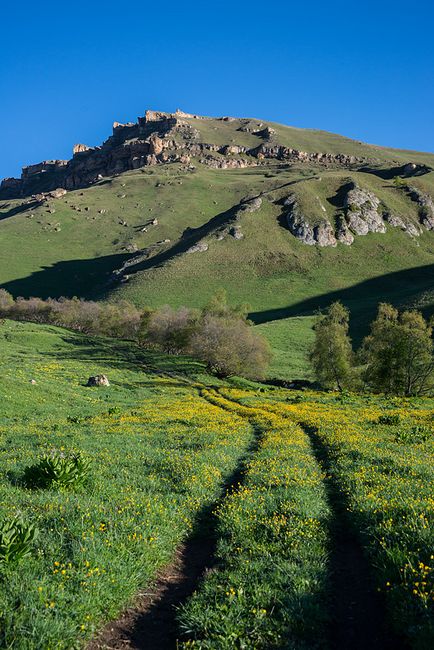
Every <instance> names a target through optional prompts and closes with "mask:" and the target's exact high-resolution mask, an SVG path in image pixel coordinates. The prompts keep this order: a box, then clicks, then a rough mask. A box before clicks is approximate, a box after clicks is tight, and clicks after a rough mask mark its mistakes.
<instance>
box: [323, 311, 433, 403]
mask: <svg viewBox="0 0 434 650" xmlns="http://www.w3.org/2000/svg"><path fill="white" fill-rule="evenodd" d="M349 319H350V313H349V311H348V309H346V307H344V306H343V305H342V304H341V303H340V302H335V303H333V304H332V305H331V306H330V307H329V308H328V309H327V311H326V312H325V313H324V314H321V315H319V316H318V318H317V321H316V323H315V325H314V331H315V343H314V345H313V349H312V352H311V355H310V360H311V363H312V367H313V370H314V372H315V376H316V378H317V380H318V382H319V383H320V384H321V386H322V387H324V388H327V389H334V390H340V391H342V390H344V389H346V390H362V389H368V390H372V391H374V392H380V393H389V394H394V395H404V396H412V395H424V394H427V393H431V392H432V391H434V349H433V325H434V320H433V319H430V320H427V319H425V318H424V317H423V315H422V314H421V313H420V312H419V311H416V310H406V311H403V312H401V313H400V312H399V311H398V310H397V309H395V307H392V305H389V304H387V303H381V304H380V305H379V306H378V313H377V317H376V319H375V320H374V321H373V322H372V323H371V327H370V334H369V335H368V336H366V337H365V338H364V339H363V342H362V345H361V347H360V349H359V350H357V351H354V349H353V346H352V342H351V338H350V336H349Z"/></svg>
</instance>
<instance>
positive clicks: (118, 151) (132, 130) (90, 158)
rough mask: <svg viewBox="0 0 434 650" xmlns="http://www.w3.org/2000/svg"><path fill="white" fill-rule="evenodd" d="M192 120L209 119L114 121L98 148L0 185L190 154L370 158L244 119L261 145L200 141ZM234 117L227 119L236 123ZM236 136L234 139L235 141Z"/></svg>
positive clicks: (223, 159)
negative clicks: (290, 138) (306, 147)
mask: <svg viewBox="0 0 434 650" xmlns="http://www.w3.org/2000/svg"><path fill="white" fill-rule="evenodd" d="M192 118H193V119H195V120H197V122H199V121H201V120H207V119H210V118H204V117H200V116H198V115H193V114H191V113H185V112H184V111H181V110H179V109H178V110H177V111H176V112H175V113H164V112H161V111H151V110H147V111H146V112H145V115H144V116H142V117H139V118H138V120H137V122H135V123H133V122H128V123H126V124H124V123H121V122H114V123H113V134H112V135H111V136H110V137H109V138H108V139H107V140H106V141H105V142H104V143H103V144H102V145H101V146H99V147H88V146H87V145H85V144H76V145H75V146H74V148H73V157H72V159H71V160H69V161H68V160H46V161H43V162H41V163H38V164H36V165H29V166H27V167H24V168H23V171H22V175H21V178H19V179H14V178H7V179H5V180H4V181H3V182H2V183H1V186H0V190H1V191H2V194H3V196H6V197H18V196H26V195H29V194H32V193H34V192H35V183H36V184H37V183H38V181H41V180H42V177H43V180H44V187H43V189H44V191H47V190H50V189H55V188H57V187H63V188H65V189H68V190H70V189H71V190H72V189H77V188H80V187H87V186H89V185H91V184H93V183H97V182H98V181H99V180H101V179H103V178H107V177H112V176H115V175H118V174H121V173H123V172H125V171H128V170H133V169H139V168H141V167H146V166H153V165H160V164H169V163H179V164H182V165H190V162H191V158H197V159H198V160H199V162H200V163H201V164H204V165H207V166H209V167H212V168H214V169H243V168H245V167H249V166H255V165H261V164H263V161H266V160H268V159H270V160H271V159H275V160H277V161H283V162H286V163H294V164H295V163H300V164H304V163H312V164H315V165H323V166H346V167H348V166H354V165H360V164H362V163H364V164H367V163H368V162H369V160H368V159H365V158H358V157H356V156H348V155H345V154H331V153H324V152H306V151H299V150H297V149H294V148H291V147H285V146H283V145H280V144H279V143H278V142H276V139H277V134H276V131H275V130H274V129H273V128H271V127H269V126H264V125H263V124H262V123H258V122H252V121H251V120H239V121H240V123H241V126H240V129H239V130H240V131H243V130H246V131H249V132H250V133H251V134H252V135H255V136H256V137H258V139H259V141H260V142H259V144H258V146H254V147H250V148H249V147H246V146H245V145H241V144H238V143H236V142H231V143H228V144H224V145H221V144H213V143H207V142H203V141H201V133H200V131H199V130H198V129H197V128H195V126H194V125H193V124H192ZM234 119H235V118H230V119H229V118H222V120H224V121H233V120H234ZM232 139H233V138H232V134H231V140H232Z"/></svg>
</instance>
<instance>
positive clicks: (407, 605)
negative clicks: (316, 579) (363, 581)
mask: <svg viewBox="0 0 434 650" xmlns="http://www.w3.org/2000/svg"><path fill="white" fill-rule="evenodd" d="M271 410H272V411H274V410H276V411H277V412H278V413H279V414H281V415H282V414H285V412H286V415H287V416H288V417H289V418H290V419H291V420H292V421H294V422H302V423H304V424H305V426H307V427H309V428H311V429H312V430H314V431H316V434H317V435H318V438H319V440H320V443H321V444H322V445H323V446H324V449H325V452H326V454H327V457H328V465H329V471H330V472H331V474H332V475H333V476H334V477H335V480H336V482H337V484H338V486H339V488H340V490H341V493H342V495H345V501H346V508H347V510H348V522H349V525H350V526H351V527H352V528H353V529H354V531H355V532H356V534H357V536H358V538H359V541H360V544H361V546H362V547H363V548H364V550H365V553H366V556H367V558H368V559H369V563H370V566H371V574H372V579H373V581H374V583H375V585H376V588H377V590H378V591H379V592H381V593H382V594H383V596H384V599H385V602H386V605H387V609H388V614H389V620H390V621H391V623H392V626H393V627H394V629H395V630H396V631H397V632H398V633H399V634H400V635H401V636H402V637H404V638H406V640H407V642H408V644H409V646H410V647H411V648H416V649H417V650H425V649H426V648H428V647H430V645H431V643H432V639H433V638H434V564H433V560H434V556H433V548H434V528H433V521H434V519H433V516H434V493H433V478H434V476H433V467H434V463H433V460H434V458H433V451H434V427H433V419H432V400H416V399H415V400H404V399H396V400H393V399H392V400H389V401H387V400H386V399H378V398H377V399H376V398H373V399H370V398H365V399H363V398H357V397H348V398H345V397H344V398H341V399H339V398H338V399H336V398H331V397H329V398H327V397H326V398H325V399H324V400H322V399H320V400H318V398H317V396H316V395H315V394H308V395H307V396H306V397H305V398H304V399H303V400H301V401H300V402H299V403H296V404H292V405H287V404H285V405H282V404H280V405H278V406H275V407H271ZM385 415H386V416H387V417H385ZM383 422H391V424H383ZM421 432H423V434H424V435H420V434H421Z"/></svg>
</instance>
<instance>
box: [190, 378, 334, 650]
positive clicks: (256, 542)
mask: <svg viewBox="0 0 434 650" xmlns="http://www.w3.org/2000/svg"><path fill="white" fill-rule="evenodd" d="M236 395H238V391H231V392H229V393H228V392H225V393H223V394H218V393H209V392H207V393H206V397H207V399H208V400H210V401H211V403H213V404H217V405H219V406H221V408H223V409H225V410H229V411H231V412H234V413H237V414H238V415H241V416H242V417H245V418H247V419H248V420H250V421H251V422H252V423H253V425H254V426H255V427H256V429H257V430H258V432H259V434H258V435H259V436H260V442H259V446H258V450H257V453H255V455H254V458H253V459H251V460H250V462H248V463H247V465H246V468H245V475H244V479H243V481H242V483H240V484H239V485H238V486H237V487H236V488H235V489H234V491H233V492H232V493H231V494H229V495H228V496H227V498H226V499H225V500H224V501H223V504H222V506H221V507H220V508H219V509H218V510H217V512H216V513H215V516H216V517H217V521H218V524H217V530H218V533H219V537H220V541H219V544H218V548H217V561H218V564H217V568H216V569H215V570H214V571H212V572H211V573H210V574H209V575H208V576H207V577H206V578H205V580H204V581H203V583H202V585H201V587H200V589H199V590H198V591H197V593H196V594H195V595H194V596H193V597H192V598H191V600H190V601H189V602H188V603H187V605H186V606H185V607H184V608H183V609H182V610H181V612H180V614H179V621H180V626H181V629H182V630H184V631H185V635H186V636H187V637H188V640H186V641H184V643H183V644H182V647H183V648H203V649H205V648H209V649H211V648H219V649H221V650H223V649H227V650H230V649H231V648H258V649H259V648H270V647H273V648H274V647H285V648H299V649H301V648H306V649H307V648H312V649H313V648H322V647H325V639H324V630H325V626H326V619H327V610H326V607H325V601H326V597H325V592H326V588H327V577H328V576H327V556H328V537H327V535H328V534H327V530H328V517H329V511H328V506H327V502H326V497H325V492H324V485H323V481H322V475H321V472H320V470H319V467H318V466H317V464H316V462H315V459H314V458H313V456H312V451H311V448H310V444H309V440H308V438H307V436H306V434H305V433H304V432H303V431H302V430H301V429H300V427H298V426H297V425H295V424H294V425H290V426H288V423H287V422H285V420H282V418H280V417H279V416H277V415H274V414H270V413H267V412H264V411H262V410H261V408H260V407H257V408H248V407H245V406H241V405H240V404H238V403H235V402H234V401H233V398H234V396H236ZM241 395H243V393H241Z"/></svg>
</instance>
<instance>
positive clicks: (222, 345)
mask: <svg viewBox="0 0 434 650" xmlns="http://www.w3.org/2000/svg"><path fill="white" fill-rule="evenodd" d="M191 352H192V354H193V355H194V356H197V357H198V358H199V359H201V360H202V361H204V363H206V364H207V366H208V369H209V370H210V371H211V372H214V373H216V374H217V375H218V376H219V377H230V376H232V375H240V376H242V377H246V378H248V379H263V378H264V377H265V375H266V371H267V369H268V364H269V362H270V359H271V352H270V349H269V346H268V343H267V341H266V340H265V339H264V338H263V337H262V336H261V335H260V334H257V333H256V332H255V331H254V329H253V327H252V326H251V325H250V324H249V323H248V322H247V321H246V320H245V319H244V318H241V317H239V316H236V315H233V314H232V315H226V316H215V315H213V314H205V315H204V316H203V318H202V321H201V324H200V327H199V328H198V330H197V332H196V333H195V334H194V336H193V337H192V341H191Z"/></svg>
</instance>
